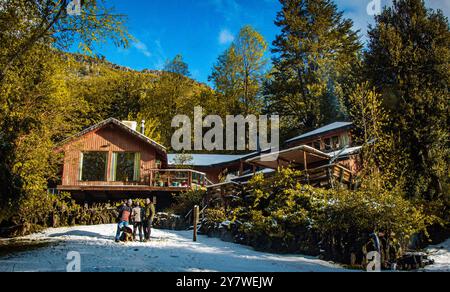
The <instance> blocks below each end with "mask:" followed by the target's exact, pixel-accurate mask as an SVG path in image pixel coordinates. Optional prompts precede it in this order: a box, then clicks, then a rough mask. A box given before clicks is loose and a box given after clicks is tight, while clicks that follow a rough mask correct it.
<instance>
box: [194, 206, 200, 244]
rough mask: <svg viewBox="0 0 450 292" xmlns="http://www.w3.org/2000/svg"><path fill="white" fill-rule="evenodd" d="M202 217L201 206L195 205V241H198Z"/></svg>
mask: <svg viewBox="0 0 450 292" xmlns="http://www.w3.org/2000/svg"><path fill="white" fill-rule="evenodd" d="M199 219H200V207H199V206H194V242H196V241H197V227H198V221H199Z"/></svg>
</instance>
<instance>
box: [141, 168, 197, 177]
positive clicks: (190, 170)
mask: <svg viewBox="0 0 450 292" xmlns="http://www.w3.org/2000/svg"><path fill="white" fill-rule="evenodd" d="M146 171H148V172H192V173H196V174H200V175H205V176H206V173H204V172H200V171H196V170H193V169H147V170H146Z"/></svg>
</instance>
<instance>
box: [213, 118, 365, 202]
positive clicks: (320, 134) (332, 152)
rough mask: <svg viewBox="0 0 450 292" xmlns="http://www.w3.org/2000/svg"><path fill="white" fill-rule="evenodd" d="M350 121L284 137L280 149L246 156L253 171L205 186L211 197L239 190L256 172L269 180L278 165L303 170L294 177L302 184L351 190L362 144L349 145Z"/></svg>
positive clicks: (354, 182) (355, 183) (358, 169)
mask: <svg viewBox="0 0 450 292" xmlns="http://www.w3.org/2000/svg"><path fill="white" fill-rule="evenodd" d="M352 128H353V124H352V123H347V122H336V123H332V124H329V125H326V126H324V127H321V128H319V129H316V130H314V131H311V132H308V133H305V134H302V135H300V136H297V137H294V138H292V139H289V140H287V141H286V142H285V143H284V145H283V149H282V150H281V151H276V152H273V153H267V152H265V153H264V152H263V153H258V154H257V155H253V156H251V157H247V159H246V160H245V161H244V162H245V164H246V165H251V166H252V167H253V173H252V174H247V175H244V176H240V177H238V178H235V179H232V180H229V181H227V182H225V183H218V184H215V185H211V186H209V187H208V195H209V196H210V197H223V196H224V195H225V194H227V193H233V192H235V193H239V192H241V189H240V188H241V187H243V186H245V185H246V184H247V182H248V181H249V180H250V179H251V178H252V177H253V176H254V175H255V174H256V173H262V174H263V175H264V176H265V177H266V179H268V180H270V179H272V177H273V176H274V174H275V173H276V171H277V170H278V169H279V168H283V167H291V168H294V169H297V170H300V171H302V172H303V174H302V176H301V177H298V178H296V179H297V180H298V181H299V182H301V183H303V184H308V185H312V186H315V187H323V188H333V187H336V186H338V185H340V186H343V187H346V188H350V189H354V188H356V187H357V184H358V180H357V176H358V173H359V171H360V170H361V157H360V152H361V149H362V147H360V146H354V145H352V133H351V130H352Z"/></svg>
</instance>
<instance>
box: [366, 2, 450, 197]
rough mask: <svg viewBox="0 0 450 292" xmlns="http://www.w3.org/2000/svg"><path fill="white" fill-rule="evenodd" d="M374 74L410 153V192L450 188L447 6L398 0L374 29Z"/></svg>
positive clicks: (406, 164)
mask: <svg viewBox="0 0 450 292" xmlns="http://www.w3.org/2000/svg"><path fill="white" fill-rule="evenodd" d="M369 37H370V43H369V48H368V51H367V53H366V55H365V67H366V71H367V76H368V79H369V80H371V82H372V83H373V85H375V87H376V89H377V91H378V92H380V93H381V94H382V97H383V104H384V106H385V107H386V109H387V110H388V111H389V115H390V117H391V119H390V122H389V124H388V129H389V130H391V131H393V132H394V134H395V136H396V137H397V139H398V141H399V143H398V145H397V148H398V149H399V150H401V151H402V152H403V153H404V155H405V156H406V158H405V159H402V160H399V162H400V163H401V164H402V166H403V168H404V169H406V172H405V173H406V176H407V184H406V187H407V190H406V191H407V194H408V195H409V196H411V197H425V198H427V199H434V198H437V197H439V196H440V195H442V194H444V193H445V190H447V191H448V183H449V179H448V178H449V177H448V171H449V165H448V158H449V157H450V156H449V155H450V152H449V141H448V129H449V128H450V127H449V114H448V113H449V112H448V105H449V88H448V85H449V81H450V70H449V63H450V31H449V24H448V20H447V18H446V17H444V15H443V14H442V11H432V10H428V9H427V8H426V7H425V4H424V2H423V1H422V0H398V1H394V4H393V6H392V7H391V8H386V9H385V10H384V11H383V13H382V14H381V15H379V16H377V17H376V25H375V27H371V28H370V30H369Z"/></svg>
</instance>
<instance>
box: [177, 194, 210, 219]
mask: <svg viewBox="0 0 450 292" xmlns="http://www.w3.org/2000/svg"><path fill="white" fill-rule="evenodd" d="M205 196H206V191H204V190H194V189H192V190H188V191H186V192H182V193H180V194H179V195H176V196H175V201H176V203H175V204H174V205H173V206H172V208H171V209H172V210H171V211H173V212H174V213H175V214H179V215H186V214H187V213H189V212H190V211H191V210H192V209H194V206H195V205H201V204H202V202H203V199H204V198H205Z"/></svg>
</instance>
